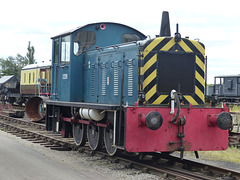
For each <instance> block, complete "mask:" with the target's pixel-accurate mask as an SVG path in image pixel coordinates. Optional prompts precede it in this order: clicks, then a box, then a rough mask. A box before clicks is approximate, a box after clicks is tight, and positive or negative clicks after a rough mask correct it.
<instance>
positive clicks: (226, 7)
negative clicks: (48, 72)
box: [0, 0, 240, 83]
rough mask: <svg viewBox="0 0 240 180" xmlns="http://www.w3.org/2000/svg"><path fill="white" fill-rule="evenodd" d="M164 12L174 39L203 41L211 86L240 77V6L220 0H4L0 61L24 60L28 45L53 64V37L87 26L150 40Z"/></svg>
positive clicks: (155, 32) (1, 13) (37, 57)
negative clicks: (124, 28)
mask: <svg viewBox="0 0 240 180" xmlns="http://www.w3.org/2000/svg"><path fill="white" fill-rule="evenodd" d="M162 11H169V13H170V22H171V33H172V35H174V33H175V31H176V23H179V25H180V27H179V31H180V33H181V35H182V37H185V36H189V37H190V38H191V39H200V41H201V42H202V43H204V44H205V47H206V55H207V56H208V82H209V83H211V82H213V77H214V76H216V75H223V74H240V57H239V51H240V47H239V39H240V10H239V1H237V0H234V1H231V0H229V1H222V0H218V1H216V0H212V1H210V0H201V1H193V0H176V1H175V0H171V1H170V0H168V1H167V0H164V1H163V0H152V1H151V0H148V1H141V0H132V1H131V0H119V1H113V0H109V1H108V0H67V1H61V0H41V1H34V0H5V1H1V10H0V57H3V58H6V57H8V56H16V55H17V53H20V54H21V55H23V56H25V55H26V53H27V46H28V41H31V44H32V45H33V46H34V47H35V58H36V60H37V62H41V61H47V60H49V59H51V39H50V38H51V37H52V36H55V35H57V34H59V33H62V32H65V31H67V30H70V29H74V28H76V27H78V26H82V25H85V24H88V23H94V22H101V21H109V22H118V23H123V24H126V25H129V26H131V27H133V28H135V29H138V30H139V31H141V32H142V33H144V34H145V35H150V36H151V38H153V37H155V35H156V34H159V31H160V30H159V29H160V23H161V14H162Z"/></svg>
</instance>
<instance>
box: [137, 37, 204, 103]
mask: <svg viewBox="0 0 240 180" xmlns="http://www.w3.org/2000/svg"><path fill="white" fill-rule="evenodd" d="M159 52H174V53H175V54H176V52H187V53H193V54H194V55H195V66H194V67H195V80H194V86H193V87H194V93H192V94H183V100H184V103H185V104H188V103H191V104H192V105H199V104H203V103H204V89H205V79H204V74H205V64H204V56H205V48H204V45H203V44H202V43H199V42H197V41H194V40H190V39H185V38H183V39H182V40H181V41H180V42H175V40H174V37H173V38H170V37H158V38H155V39H153V40H149V42H147V43H146V45H145V47H144V49H143V52H142V58H141V59H140V61H141V62H140V63H139V66H140V72H139V74H140V81H141V86H140V87H141V88H140V90H142V91H144V92H145V101H146V103H147V104H167V103H169V93H170V92H169V93H168V94H166V93H165V94H164V93H159V92H157V74H158V73H157V71H158V70H157V60H158V59H157V58H158V53H159ZM183 66H184V64H183ZM194 67H193V68H194ZM169 73H170V70H169Z"/></svg>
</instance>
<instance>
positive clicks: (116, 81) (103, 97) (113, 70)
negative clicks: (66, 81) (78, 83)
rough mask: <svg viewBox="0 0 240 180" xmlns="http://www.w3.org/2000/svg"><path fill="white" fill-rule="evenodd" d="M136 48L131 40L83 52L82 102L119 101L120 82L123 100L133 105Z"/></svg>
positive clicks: (135, 91)
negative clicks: (113, 46) (127, 42)
mask: <svg viewBox="0 0 240 180" xmlns="http://www.w3.org/2000/svg"><path fill="white" fill-rule="evenodd" d="M138 52H139V50H138V45H136V44H135V43H134V44H128V45H126V46H118V47H117V49H115V48H108V49H104V52H98V51H94V52H90V53H87V54H86V55H85V64H84V102H91V103H102V104H120V101H121V100H120V99H121V86H123V103H124V104H128V105H134V103H135V102H136V101H137V94H138V93H137V92H138V89H137V82H138V56H137V55H138ZM123 73H124V74H123ZM122 75H123V78H124V79H123V82H122V81H121V77H122ZM122 83H123V84H122Z"/></svg>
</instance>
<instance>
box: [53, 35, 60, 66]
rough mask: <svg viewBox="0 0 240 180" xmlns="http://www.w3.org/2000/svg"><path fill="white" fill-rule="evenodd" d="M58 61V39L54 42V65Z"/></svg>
mask: <svg viewBox="0 0 240 180" xmlns="http://www.w3.org/2000/svg"><path fill="white" fill-rule="evenodd" d="M58 59H59V41H58V39H55V40H54V63H55V64H57V63H58Z"/></svg>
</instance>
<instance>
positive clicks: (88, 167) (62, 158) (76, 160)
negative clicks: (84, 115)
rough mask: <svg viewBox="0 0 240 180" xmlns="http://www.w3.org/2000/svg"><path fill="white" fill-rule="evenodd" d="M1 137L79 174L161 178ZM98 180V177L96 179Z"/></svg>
mask: <svg viewBox="0 0 240 180" xmlns="http://www.w3.org/2000/svg"><path fill="white" fill-rule="evenodd" d="M0 136H7V137H9V138H11V139H14V140H15V141H17V142H18V143H20V144H22V145H23V146H25V147H27V148H31V149H33V150H34V151H37V152H39V153H41V154H43V155H44V156H46V157H47V158H50V159H52V160H54V161H56V162H58V163H61V164H63V165H64V166H66V167H70V168H72V169H74V170H75V171H77V172H82V171H86V172H89V173H93V174H99V176H101V177H105V178H106V180H107V179H127V180H131V179H142V180H159V179H162V178H161V177H159V176H156V175H152V174H148V173H142V172H141V171H138V170H135V169H127V168H125V166H124V165H122V164H119V163H111V162H110V161H108V160H105V159H101V157H100V156H98V155H96V156H90V155H88V154H87V153H79V152H78V151H56V150H51V149H49V148H46V147H44V146H41V145H40V144H36V143H32V142H30V141H27V140H24V139H21V138H19V137H16V136H14V135H12V134H9V133H6V132H3V131H0ZM96 179H98V177H96Z"/></svg>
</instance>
